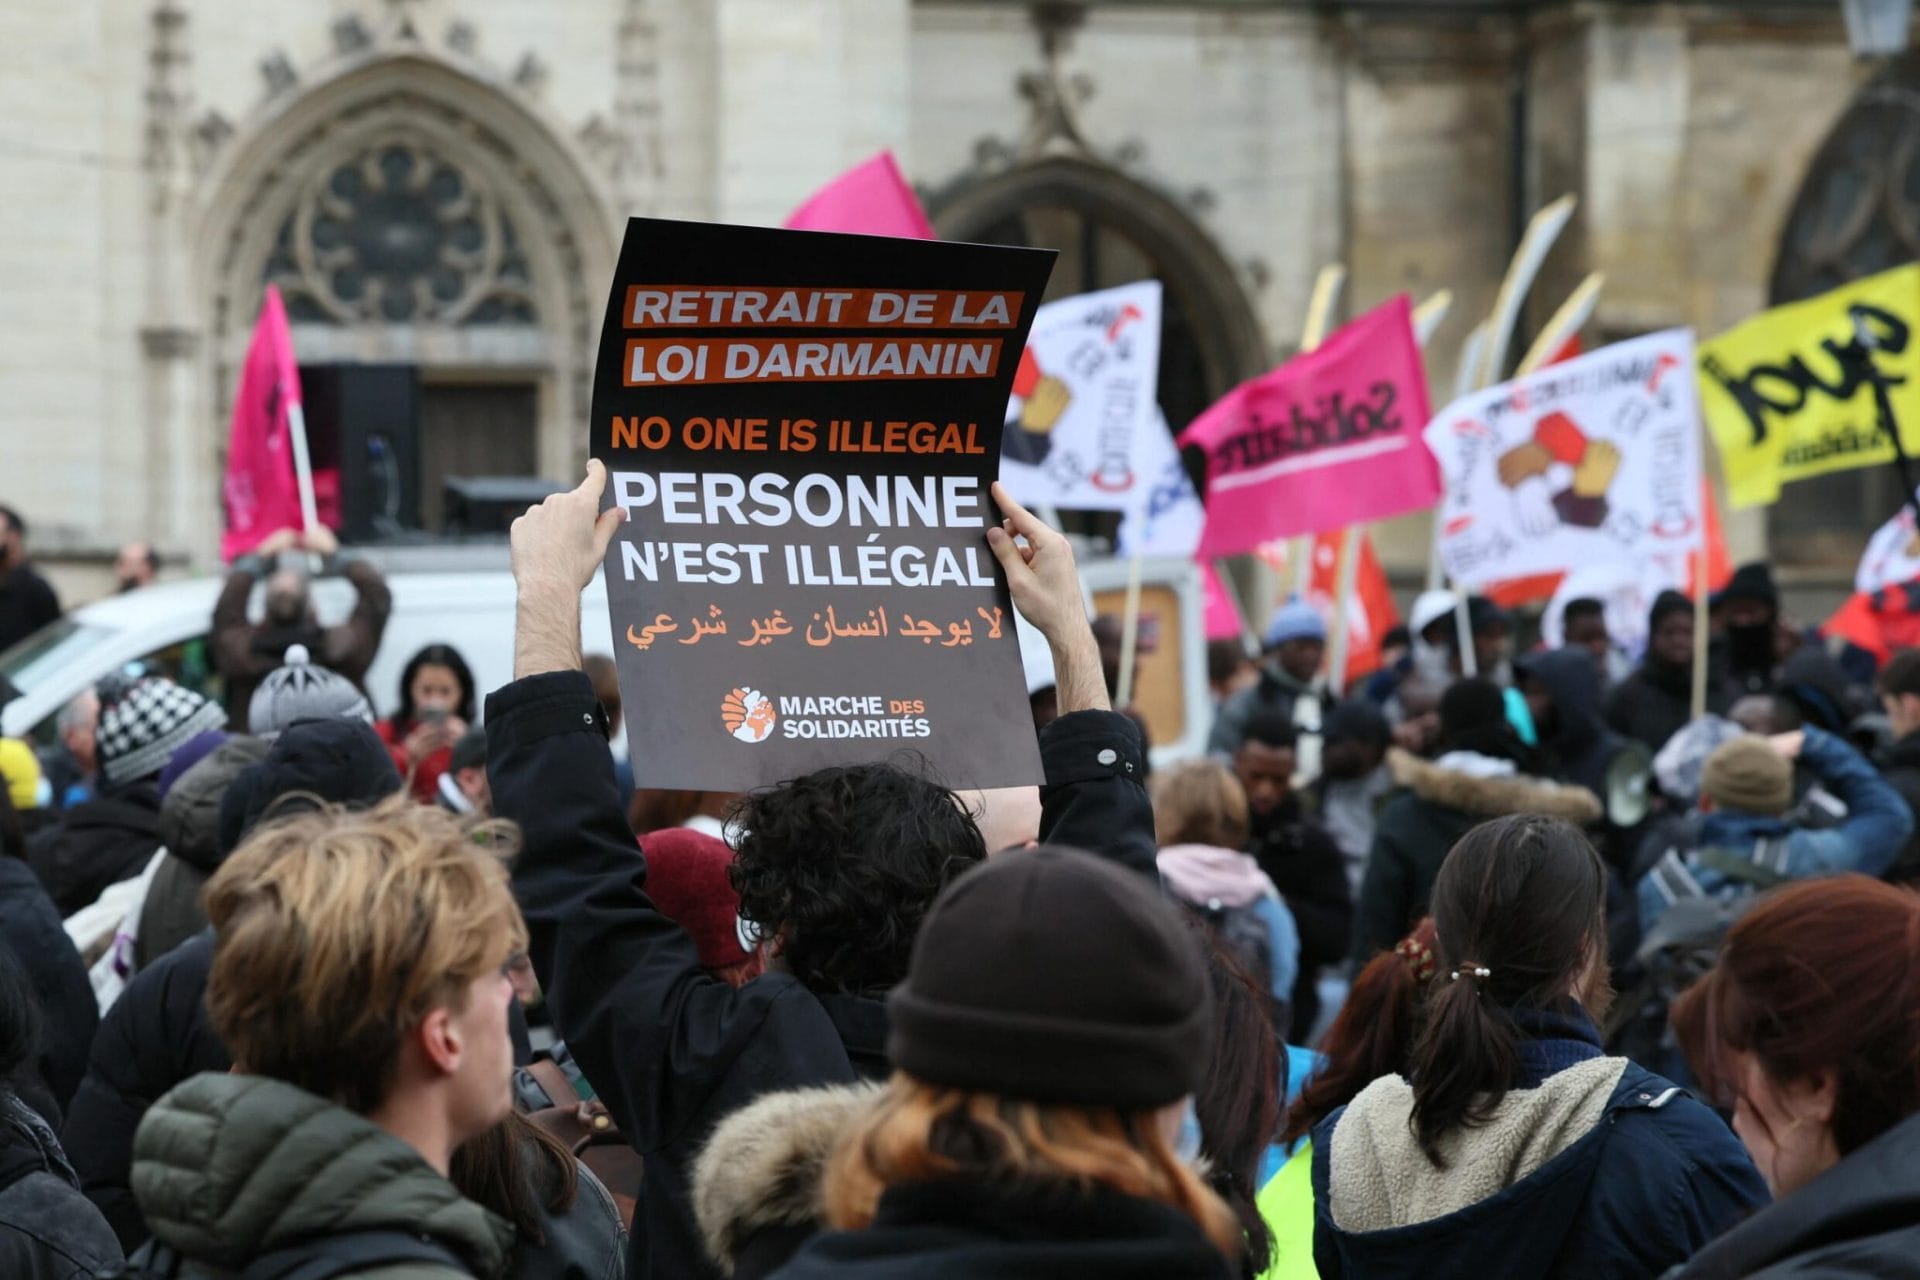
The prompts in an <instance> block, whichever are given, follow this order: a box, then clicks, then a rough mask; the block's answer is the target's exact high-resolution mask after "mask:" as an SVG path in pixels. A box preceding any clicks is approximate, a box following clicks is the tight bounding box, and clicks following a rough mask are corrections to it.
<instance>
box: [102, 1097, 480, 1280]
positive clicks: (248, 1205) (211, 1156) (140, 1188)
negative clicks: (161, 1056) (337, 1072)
mask: <svg viewBox="0 0 1920 1280" xmlns="http://www.w3.org/2000/svg"><path fill="white" fill-rule="evenodd" d="M133 1187H134V1194H135V1195H136V1196H137V1197H138V1198H139V1201H140V1208H141V1211H142V1212H143V1213H144V1214H145V1215H146V1217H147V1220H148V1221H149V1222H151V1223H152V1224H153V1231H154V1235H155V1236H156V1237H157V1238H158V1239H159V1240H161V1241H162V1242H163V1243H165V1244H167V1245H170V1246H171V1247H172V1248H174V1249H176V1250H178V1251H179V1252H180V1253H181V1254H182V1255H184V1256H185V1257H186V1258H188V1259H189V1260H190V1261H191V1263H192V1264H194V1265H192V1266H191V1267H189V1269H188V1270H187V1271H186V1272H185V1273H184V1274H183V1276H182V1280H202V1278H203V1277H204V1278H206V1280H212V1278H213V1277H220V1276H225V1275H227V1274H229V1273H231V1272H233V1271H237V1270H239V1269H240V1268H242V1267H244V1266H245V1265H246V1264H247V1263H248V1262H251V1261H252V1260H253V1259H255V1258H257V1257H259V1256H260V1255H261V1254H264V1253H268V1252H271V1251H273V1250H275V1249H282V1248H286V1247H288V1246H289V1245H292V1244H295V1243H297V1242H300V1241H303V1240H307V1239H310V1238H313V1237H316V1236H327V1235H334V1234H338V1233H342V1232H349V1231H371V1230H397V1231H405V1232H408V1233H411V1234H416V1235H422V1236H425V1237H426V1238H428V1239H430V1240H432V1241H434V1242H436V1243H438V1244H441V1245H443V1246H445V1247H447V1248H448V1249H451V1250H452V1251H453V1252H454V1253H455V1254H457V1255H458V1256H459V1257H460V1258H461V1259H462V1260H463V1261H464V1263H465V1264H466V1265H465V1269H464V1270H454V1269H452V1268H451V1267H447V1266H444V1265H437V1264H432V1263H417V1262H416V1263H406V1264H396V1265H387V1266H378V1267H375V1268H373V1269H371V1270H364V1271H360V1272H356V1273H355V1274H356V1276H357V1277H360V1278H361V1280H447V1278H451V1277H458V1276H478V1277H481V1278H482V1280H494V1278H495V1277H499V1276H501V1275H503V1274H504V1272H505V1269H506V1265H507V1257H508V1251H509V1250H510V1249H511V1248H512V1245H513V1228H512V1226H510V1225H509V1224H508V1223H506V1222H504V1221H502V1220H501V1219H500V1218H497V1217H495V1216H494V1215H493V1214H491V1213H489V1212H487V1211H486V1210H485V1209H483V1208H481V1207H480V1206H479V1205H477V1204H474V1203H473V1202H472V1201H471V1200H468V1199H466V1198H465V1197H463V1196H462V1195H461V1194H460V1193H459V1192H458V1191H457V1190H455V1189H454V1186H453V1184H452V1183H450V1182H448V1181H447V1180H446V1179H445V1178H443V1177H441V1176H440V1174H438V1173H436V1172H435V1171H434V1170H433V1168H432V1166H430V1165H429V1164H427V1162H426V1161H425V1160H424V1159H423V1158H421V1156H420V1153H419V1152H417V1151H415V1150H414V1149H413V1148H412V1147H410V1146H408V1145H407V1144H406V1143H404V1142H402V1141H400V1139H398V1138H396V1137H394V1136H393V1135H392V1134H389V1133H388V1132H386V1131H385V1130H384V1129H381V1128H380V1127H379V1126H377V1125H375V1124H374V1123H373V1122H372V1121H371V1120H368V1119H366V1118H365V1117H364V1116H359V1115H355V1114H354V1113H353V1112H351V1111H347V1110H345V1109H344V1108H342V1107H338V1106H335V1105H334V1104H333V1103H331V1102H328V1101H326V1100H325V1099H323V1098H317V1097H315V1096H314V1095H312V1094H310V1093H307V1092H305V1091H304V1090H301V1089H296V1088H295V1087H294V1086H292V1085H290V1084H285V1083H283V1082H281V1081H278V1080H270V1079H267V1078H265V1077H263V1076H235V1075H199V1076H195V1077H194V1078H193V1079H191V1080H189V1081H187V1082H186V1083H185V1084H183V1085H181V1086H180V1087H179V1088H177V1089H174V1090H172V1091H171V1092H169V1093H168V1094H167V1095H166V1096H165V1097H163V1098H161V1099H160V1101H159V1102H157V1103H155V1104H154V1106H153V1108H152V1110H150V1111H149V1112H148V1113H147V1117H146V1119H145V1120H143V1121H142V1122H141V1124H140V1132H139V1135H138V1137H137V1138H136V1139H135V1142H134V1153H133Z"/></svg>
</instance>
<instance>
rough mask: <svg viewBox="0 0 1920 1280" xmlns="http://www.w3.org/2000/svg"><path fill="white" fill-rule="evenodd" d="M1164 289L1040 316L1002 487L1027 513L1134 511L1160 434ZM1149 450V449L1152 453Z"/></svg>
mask: <svg viewBox="0 0 1920 1280" xmlns="http://www.w3.org/2000/svg"><path fill="white" fill-rule="evenodd" d="M1160 306H1161V299H1160V282H1159V281H1158V280H1142V281H1139V282H1138V283H1136V284H1128V285H1121V286H1120V287H1119V288H1117V289H1102V290H1100V291H1099V292H1097V293H1083V294H1081V295H1079V296H1078V297H1073V298H1062V299H1061V300H1060V301H1058V302H1049V303H1047V304H1046V305H1045V306H1043V307H1041V308H1040V312H1039V314H1038V315H1036V316H1035V317H1034V321H1033V330H1032V332H1031V333H1029V334H1028V335H1027V349H1026V351H1025V352H1024V353H1022V355H1021V357H1020V369H1019V372H1018V373H1016V374H1015V376H1014V380H1013V389H1014V394H1013V398H1012V399H1011V400H1009V401H1008V403H1007V429H1006V434H1005V435H1004V436H1003V437H1002V440H1001V446H1000V482H1001V483H1002V484H1004V485H1006V486H1007V490H1008V491H1009V492H1010V493H1012V494H1013V496H1014V498H1015V499H1016V500H1018V501H1019V502H1021V503H1023V504H1025V505H1027V506H1036V505H1038V506H1051V507H1058V508H1061V509H1064V510H1068V511H1131V510H1132V509H1133V508H1134V505H1135V503H1136V502H1137V501H1138V499H1139V495H1140V490H1141V487H1142V486H1143V485H1146V484H1150V483H1152V482H1153V479H1154V477H1155V476H1156V475H1157V472H1156V471H1154V470H1153V469H1152V468H1153V467H1155V466H1157V465H1158V462H1159V455H1158V454H1157V453H1155V454H1152V455H1149V454H1148V453H1147V452H1146V451H1147V450H1150V449H1153V448H1155V442H1154V435H1155V433H1158V435H1160V436H1164V437H1166V439H1167V442H1168V447H1169V448H1171V446H1172V437H1171V436H1169V435H1167V432H1166V428H1165V427H1164V426H1163V425H1161V422H1162V420H1161V419H1160V416H1159V406H1158V403H1157V399H1156V397H1157V396H1158V394H1159V381H1160ZM1143 446H1144V447H1143Z"/></svg>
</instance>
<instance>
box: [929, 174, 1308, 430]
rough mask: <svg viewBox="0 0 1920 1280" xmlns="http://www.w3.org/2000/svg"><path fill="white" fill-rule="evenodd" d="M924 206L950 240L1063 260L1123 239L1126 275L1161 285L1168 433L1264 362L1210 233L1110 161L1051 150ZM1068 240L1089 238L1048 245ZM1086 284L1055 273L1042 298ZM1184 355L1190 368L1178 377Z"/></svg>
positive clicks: (1254, 327) (1261, 343)
mask: <svg viewBox="0 0 1920 1280" xmlns="http://www.w3.org/2000/svg"><path fill="white" fill-rule="evenodd" d="M931 203H932V208H931V216H932V218H933V221H934V225H935V226H936V228H937V229H938V230H939V232H940V234H941V235H942V236H943V237H945V238H947V239H952V240H991V241H995V242H998V243H1009V244H1012V243H1022V244H1030V245H1034V246H1037V247H1044V248H1055V249H1062V250H1066V251H1067V254H1066V255H1064V256H1063V260H1064V257H1070V256H1071V255H1072V254H1074V253H1075V252H1077V251H1080V250H1081V249H1082V248H1084V249H1085V255H1086V256H1091V255H1092V254H1093V253H1094V252H1096V251H1097V237H1099V236H1102V235H1106V236H1112V237H1115V238H1116V239H1117V241H1118V242H1120V245H1119V247H1120V252H1121V254H1122V256H1125V255H1126V254H1127V252H1128V250H1129V248H1130V250H1131V251H1132V253H1133V254H1134V255H1135V256H1134V258H1133V259H1132V261H1133V262H1134V263H1135V264H1136V265H1137V268H1138V269H1137V270H1135V271H1134V272H1133V273H1132V278H1140V277H1142V276H1146V275H1154V276H1157V277H1159V279H1160V280H1161V281H1162V283H1163V284H1164V285H1165V287H1166V291H1167V320H1166V323H1167V330H1166V335H1165V337H1164V339H1163V342H1162V357H1161V363H1162V370H1163V374H1162V394H1161V403H1162V407H1163V408H1165V409H1166V412H1167V420H1168V422H1169V424H1170V425H1171V426H1172V427H1173V428H1174V430H1175V431H1178V430H1180V429H1182V428H1183V427H1185V425H1186V422H1187V421H1188V420H1189V419H1191V418H1192V417H1193V416H1194V415H1195V414H1197V413H1198V412H1199V411H1200V410H1201V409H1202V408H1204V407H1205V406H1206V405H1207V404H1208V403H1211V402H1212V401H1213V400H1214V399H1217V398H1218V397H1219V396H1221V395H1223V394H1225V393H1226V392H1227V391H1228V390H1229V389H1231V388H1232V387H1233V386H1234V385H1235V384H1237V383H1239V382H1241V381H1243V380H1245V379H1247V378H1250V377H1252V376H1254V375H1255V374H1257V373H1259V372H1260V371H1261V370H1263V369H1265V368H1266V367H1267V366H1268V365H1269V363H1270V360H1269V352H1268V350H1267V344H1266V340H1265V338H1264V337H1263V335H1262V333H1261V328H1260V321H1259V318H1258V317H1257V316H1256V314H1255V312H1254V309H1253V304H1252V302H1251V301H1250V300H1249V299H1248V297H1247V294H1246V291H1245V290H1244V289H1243V288H1242V286H1241V282H1240V278H1239V275H1238V273H1237V272H1236V271H1235V270H1234V268H1233V265H1232V264H1231V263H1230V262H1228V260H1227V259H1226V257H1225V256H1224V255H1223V254H1222V253H1221V252H1220V250H1219V248H1218V247H1217V246H1215V244H1214V242H1213V239H1212V237H1210V236H1209V235H1208V234H1207V233H1206V232H1205V231H1204V230H1203V229H1202V228H1201V227H1200V226H1199V225H1198V224H1197V223H1196V222H1194V220H1193V219H1192V218H1191V217H1190V216H1189V215H1188V214H1187V213H1186V212H1185V211H1184V210H1182V209H1181V208H1180V207H1179V206H1178V205H1176V204H1175V203H1174V202H1173V201H1172V200H1170V199H1168V198H1167V197H1166V196H1164V195H1162V194H1161V193H1160V192H1158V191H1155V190H1154V189H1153V188H1151V187H1149V186H1146V185H1145V184H1143V183H1141V182H1139V181H1137V180H1135V179H1133V178H1130V177H1128V176H1127V175H1126V174H1123V173H1121V172H1119V171H1118V170H1116V169H1113V168H1111V167H1109V166H1108V165H1105V164H1102V163H1099V162H1097V161H1094V160H1089V159H1085V158H1082V157H1079V156H1071V155H1056V156H1048V157H1044V158H1041V159H1036V160H1033V161H1030V162H1028V163H1024V164H1020V165H1017V166H1016V167H1013V168H1011V169H1007V170H1005V171H1003V172H999V173H995V174H992V175H991V176H987V177H983V178H978V179H973V178H963V179H961V180H960V181H958V182H956V183H955V184H954V185H953V186H952V187H950V188H948V189H947V190H945V191H943V192H940V193H938V194H936V195H935V196H934V197H933V198H932V202H931ZM1059 215H1064V216H1059ZM1076 216H1077V218H1078V219H1079V220H1080V221H1079V223H1078V225H1075V223H1074V219H1075V217H1076ZM1073 236H1080V237H1087V239H1085V241H1084V245H1072V244H1059V243H1054V241H1055V240H1057V239H1061V238H1063V237H1073ZM1103 283H1105V284H1119V283H1123V281H1121V280H1108V281H1104V282H1103ZM1086 287H1089V282H1088V281H1086V280H1082V279H1080V278H1079V273H1078V272H1074V273H1072V274H1071V276H1069V275H1063V274H1062V272H1061V270H1060V269H1056V271H1055V274H1054V279H1053V281H1052V283H1051V284H1050V286H1049V290H1048V296H1049V297H1064V296H1068V295H1071V294H1074V293H1078V292H1081V290H1082V289H1083V288H1086ZM1183 352H1184V353H1185V354H1184V355H1183V354H1182V353H1183ZM1183 361H1184V362H1185V363H1186V364H1187V365H1189V366H1190V367H1189V368H1187V369H1186V370H1185V371H1184V376H1182V370H1181V369H1180V368H1179V366H1180V364H1181V363H1182V362H1183ZM1169 374H1171V375H1173V376H1172V377H1169V376H1168V375H1169Z"/></svg>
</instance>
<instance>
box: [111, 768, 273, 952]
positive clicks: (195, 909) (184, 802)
mask: <svg viewBox="0 0 1920 1280" xmlns="http://www.w3.org/2000/svg"><path fill="white" fill-rule="evenodd" d="M266 756H267V744H266V743H264V742H262V741H261V740H260V739H258V738H247V737H238V738H229V739H228V740H227V741H225V742H223V743H221V744H220V745H219V746H217V747H215V748H214V749H213V751H212V752H211V753H210V754H209V755H208V756H207V758H206V759H204V760H202V761H200V762H199V763H198V764H196V765H194V766H193V768H191V769H189V770H187V771H186V772H185V773H183V774H181V775H180V777H179V779H178V780H177V781H176V782H175V783H174V784H173V789H172V790H170V791H168V792H167V797H166V799H165V800H162V801H161V802H160V839H161V841H162V842H163V843H164V844H165V846H166V850H167V855H166V857H164V858H162V859H160V865H159V866H158V867H157V868H155V869H154V873H153V882H152V883H151V884H149V885H148V886H147V899H146V902H145V903H144V904H143V905H142V907H141V909H140V931H139V935H138V937H136V938H135V940H134V944H133V956H134V965H135V967H136V968H140V969H144V968H146V967H147V965H149V964H151V963H152V962H153V961H154V960H155V959H156V958H157V957H159V956H162V955H165V954H166V953H167V952H169V951H171V950H173V949H174V948H175V947H177V946H179V945H180V944H181V943H183V942H185V941H186V940H187V939H188V938H191V937H192V936H193V935H194V934H196V933H199V932H200V931H201V930H202V929H204V928H206V927H207V913H206V912H205V911H202V910H201V909H200V890H201V889H203V888H204V887H205V886H206V883H207V879H208V877H210V876H212V875H213V873H214V872H215V871H218V870H219V869H220V863H221V862H222V861H223V860H224V858H225V850H224V849H223V847H222V845H221V842H220V801H221V798H222V797H224V796H225V795H226V793H227V788H228V787H230V786H232V785H233V780H234V779H235V778H237V777H239V776H240V773H241V771H242V770H244V769H246V768H247V767H248V766H249V765H253V764H257V763H259V762H260V761H261V760H264V759H266Z"/></svg>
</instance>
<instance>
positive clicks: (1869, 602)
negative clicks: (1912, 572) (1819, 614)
mask: <svg viewBox="0 0 1920 1280" xmlns="http://www.w3.org/2000/svg"><path fill="white" fill-rule="evenodd" d="M1820 632H1821V634H1822V635H1827V636H1836V637H1838V638H1840V639H1842V640H1846V641H1849V642H1850V643H1852V644H1855V645H1858V646H1859V647H1860V648H1862V649H1865V650H1866V651H1867V652H1868V653H1871V654H1872V655H1873V656H1874V658H1875V659H1876V660H1877V661H1879V662H1881V663H1885V662H1886V660H1887V659H1888V658H1890V657H1892V656H1893V653H1894V651H1895V650H1896V649H1912V648H1915V647H1920V582H1909V583H1904V584H1902V585H1900V586H1897V587H1883V588H1882V589H1881V590H1879V591H1875V592H1871V593H1869V592H1864V591H1856V592H1855V593H1854V594H1853V595H1851V596H1849V597H1847V602H1846V603H1845V604H1843V605H1841V606H1840V608H1839V609H1837V610H1836V611H1835V612H1834V615H1833V616H1832V617H1831V618H1828V619H1827V623H1826V625H1825V626H1823V627H1821V628H1820Z"/></svg>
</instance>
